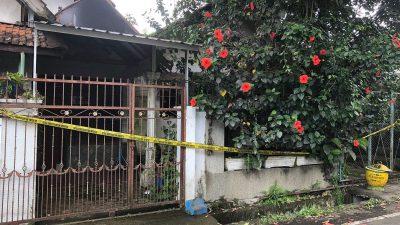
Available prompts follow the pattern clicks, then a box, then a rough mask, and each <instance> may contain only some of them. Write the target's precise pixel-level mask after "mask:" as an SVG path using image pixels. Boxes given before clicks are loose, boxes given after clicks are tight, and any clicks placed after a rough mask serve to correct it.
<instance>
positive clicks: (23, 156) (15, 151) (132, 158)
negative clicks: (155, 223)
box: [0, 76, 185, 223]
mask: <svg viewBox="0 0 400 225" xmlns="http://www.w3.org/2000/svg"><path fill="white" fill-rule="evenodd" d="M5 82H8V81H5ZM30 82H35V83H36V86H37V91H38V93H39V94H40V95H42V96H43V97H42V98H34V99H33V98H25V99H22V98H19V96H20V94H19V93H17V92H18V88H15V91H14V92H13V93H11V92H10V93H7V91H8V90H5V94H3V96H2V97H1V98H0V100H1V102H0V106H1V107H2V108H5V107H7V108H9V109H10V110H13V111H15V112H16V113H19V114H24V115H30V116H37V117H39V118H44V119H47V120H54V121H59V122H63V123H69V124H76V125H81V126H88V127H93V128H98V129H105V130H110V131H117V132H124V133H131V134H139V135H147V136H153V137H160V138H168V139H176V140H180V138H184V135H185V131H184V129H183V128H184V127H185V126H184V120H182V119H181V118H184V113H185V112H184V110H182V109H184V108H185V101H184V99H185V88H184V84H183V83H182V84H180V83H179V82H177V81H175V82H168V83H161V84H142V83H135V82H130V81H129V80H128V81H122V80H118V81H116V80H114V79H107V78H102V79H99V78H90V77H82V76H80V77H74V76H72V77H65V76H51V77H47V76H42V77H40V76H39V78H36V79H30ZM0 124H1V128H2V129H0V132H1V135H0V137H1V139H0V140H1V141H0V146H1V147H0V154H1V158H3V160H0V167H1V172H0V194H1V197H0V198H1V201H0V216H1V218H0V222H1V223H4V222H13V221H30V220H42V219H49V218H59V217H67V216H75V215H79V214H87V213H95V212H114V211H118V210H125V209H132V208H143V207H147V206H157V205H164V204H171V203H179V202H180V201H183V198H182V197H181V196H182V194H183V191H182V187H183V186H184V185H183V183H184V180H183V177H184V176H183V175H182V174H183V171H184V168H183V166H184V164H183V162H182V160H180V159H184V157H183V154H184V151H180V149H177V148H174V147H171V146H164V145H154V144H152V143H141V142H134V141H126V140H122V139H117V138H111V137H104V136H99V135H93V134H87V133H82V132H77V131H70V130H64V129H61V128H55V127H46V126H42V125H39V126H37V125H34V124H27V123H24V122H19V121H15V120H11V119H7V118H2V121H1V123H0Z"/></svg>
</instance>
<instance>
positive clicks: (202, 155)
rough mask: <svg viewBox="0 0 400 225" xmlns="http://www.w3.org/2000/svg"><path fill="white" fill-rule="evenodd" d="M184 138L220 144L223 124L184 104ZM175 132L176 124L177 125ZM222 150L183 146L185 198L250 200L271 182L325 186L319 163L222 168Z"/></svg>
mask: <svg viewBox="0 0 400 225" xmlns="http://www.w3.org/2000/svg"><path fill="white" fill-rule="evenodd" d="M186 125H187V126H186V140H187V141H191V142H196V143H202V144H214V145H221V146H224V130H225V128H224V125H223V124H222V123H221V122H219V121H213V122H212V123H210V120H207V119H206V114H205V112H198V111H197V108H193V107H188V108H187V111H186ZM178 132H180V127H179V126H178ZM224 163H225V159H224V153H223V152H218V151H208V150H201V149H189V148H188V149H186V161H185V165H186V171H185V172H186V176H185V179H186V180H185V182H186V183H185V198H186V200H190V199H193V198H195V197H203V198H204V199H205V200H206V201H214V200H218V199H219V198H220V197H224V198H226V199H229V200H232V199H240V200H250V199H253V198H255V197H257V196H261V195H262V192H263V191H266V190H268V189H269V188H270V187H271V186H272V185H274V184H275V182H276V183H277V184H278V185H280V186H282V187H284V188H285V189H287V190H288V191H294V190H302V189H310V188H311V186H312V185H313V184H316V183H319V185H320V187H321V188H322V187H327V186H328V185H329V183H327V182H326V181H325V180H324V174H323V171H322V166H321V165H307V166H297V167H293V168H270V169H261V170H259V171H258V170H252V171H250V172H246V171H245V170H241V171H224Z"/></svg>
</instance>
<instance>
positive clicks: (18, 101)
mask: <svg viewBox="0 0 400 225" xmlns="http://www.w3.org/2000/svg"><path fill="white" fill-rule="evenodd" d="M0 103H7V104H38V105H40V104H42V103H43V100H42V99H24V98H18V99H15V98H0Z"/></svg>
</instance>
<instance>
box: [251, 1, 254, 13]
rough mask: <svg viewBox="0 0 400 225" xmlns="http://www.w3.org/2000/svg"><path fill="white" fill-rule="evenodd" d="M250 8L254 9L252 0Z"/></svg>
mask: <svg viewBox="0 0 400 225" xmlns="http://www.w3.org/2000/svg"><path fill="white" fill-rule="evenodd" d="M250 9H251V11H254V2H250Z"/></svg>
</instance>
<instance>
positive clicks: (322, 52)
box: [319, 49, 327, 55]
mask: <svg viewBox="0 0 400 225" xmlns="http://www.w3.org/2000/svg"><path fill="white" fill-rule="evenodd" d="M326 53H327V51H326V50H325V49H321V50H319V54H320V55H326Z"/></svg>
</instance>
